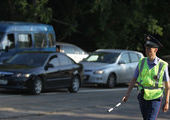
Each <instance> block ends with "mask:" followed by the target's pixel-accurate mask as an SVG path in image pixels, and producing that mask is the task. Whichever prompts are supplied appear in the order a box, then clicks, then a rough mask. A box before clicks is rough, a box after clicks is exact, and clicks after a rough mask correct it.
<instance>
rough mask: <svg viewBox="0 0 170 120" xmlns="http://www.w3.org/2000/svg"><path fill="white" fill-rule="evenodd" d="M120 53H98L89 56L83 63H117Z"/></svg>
mask: <svg viewBox="0 0 170 120" xmlns="http://www.w3.org/2000/svg"><path fill="white" fill-rule="evenodd" d="M119 54H120V53H107V52H96V53H92V54H91V55H89V56H88V57H87V58H86V59H84V60H83V61H85V62H101V63H115V62H116V60H117V57H118V56H119Z"/></svg>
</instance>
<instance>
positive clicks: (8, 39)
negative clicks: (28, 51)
mask: <svg viewBox="0 0 170 120" xmlns="http://www.w3.org/2000/svg"><path fill="white" fill-rule="evenodd" d="M6 47H8V48H9V49H11V48H15V39H14V34H8V35H7V36H5V39H4V40H3V41H2V48H3V49H5V48H6Z"/></svg>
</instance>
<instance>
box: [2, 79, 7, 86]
mask: <svg viewBox="0 0 170 120" xmlns="http://www.w3.org/2000/svg"><path fill="white" fill-rule="evenodd" d="M6 84H8V81H7V80H0V85H6Z"/></svg>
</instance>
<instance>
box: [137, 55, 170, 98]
mask: <svg viewBox="0 0 170 120" xmlns="http://www.w3.org/2000/svg"><path fill="white" fill-rule="evenodd" d="M166 65H167V63H166V62H164V61H162V60H161V59H160V60H159V62H158V64H157V65H155V66H154V67H153V68H152V69H149V67H148V65H147V58H143V59H142V60H140V61H139V65H138V67H139V76H138V79H137V83H138V88H139V90H141V89H144V99H146V100H152V99H156V98H158V97H160V96H162V94H163V74H164V70H165V67H166ZM144 68H145V70H144V71H143V69H144ZM146 69H148V71H147V70H146ZM145 75H146V76H145ZM152 77H153V78H152Z"/></svg>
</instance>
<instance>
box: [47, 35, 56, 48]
mask: <svg viewBox="0 0 170 120" xmlns="http://www.w3.org/2000/svg"><path fill="white" fill-rule="evenodd" d="M48 40H49V46H50V47H52V46H54V44H55V43H54V36H53V34H51V33H49V34H48Z"/></svg>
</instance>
